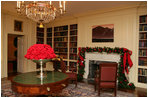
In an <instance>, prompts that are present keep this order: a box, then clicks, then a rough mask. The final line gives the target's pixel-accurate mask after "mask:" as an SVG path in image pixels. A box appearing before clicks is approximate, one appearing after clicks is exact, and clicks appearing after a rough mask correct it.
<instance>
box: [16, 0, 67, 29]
mask: <svg viewBox="0 0 148 98" xmlns="http://www.w3.org/2000/svg"><path fill="white" fill-rule="evenodd" d="M65 4H66V1H59V7H58V8H56V7H55V6H54V4H53V1H17V12H18V13H20V14H23V13H24V14H26V16H27V17H28V18H30V19H32V20H34V21H35V22H38V23H40V26H43V23H49V22H50V21H52V20H54V19H55V18H56V16H58V15H59V14H63V13H65V12H66V11H65Z"/></svg>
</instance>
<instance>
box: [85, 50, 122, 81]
mask: <svg viewBox="0 0 148 98" xmlns="http://www.w3.org/2000/svg"><path fill="white" fill-rule="evenodd" d="M119 61H120V55H119V54H114V53H110V54H107V53H105V52H103V53H96V52H94V53H88V52H86V53H85V69H84V70H85V73H84V76H83V77H84V78H85V79H88V80H89V81H91V82H93V78H90V76H91V75H92V76H91V77H94V73H93V71H90V75H89V69H90V70H96V69H97V67H96V68H95V67H94V66H99V64H100V63H101V62H116V63H119ZM90 64H93V65H94V66H93V67H92V66H91V67H90V66H89V65H90ZM89 78H90V79H89Z"/></svg>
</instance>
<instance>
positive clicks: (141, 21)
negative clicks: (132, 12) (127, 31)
mask: <svg viewBox="0 0 148 98" xmlns="http://www.w3.org/2000/svg"><path fill="white" fill-rule="evenodd" d="M139 21H140V23H146V22H147V16H140V20H139Z"/></svg>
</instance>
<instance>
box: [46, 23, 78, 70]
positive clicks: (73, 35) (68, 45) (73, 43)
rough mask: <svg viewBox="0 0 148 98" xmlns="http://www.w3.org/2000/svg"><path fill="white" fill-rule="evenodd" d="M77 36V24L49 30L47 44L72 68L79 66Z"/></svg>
mask: <svg viewBox="0 0 148 98" xmlns="http://www.w3.org/2000/svg"><path fill="white" fill-rule="evenodd" d="M77 35H78V31H77V24H71V25H64V26H56V27H49V28H47V36H46V38H47V44H49V45H51V46H52V48H53V49H54V52H55V53H56V54H57V55H59V56H61V57H63V60H64V62H65V64H66V65H67V66H70V67H71V66H76V65H77V51H78V48H77V44H78V43H77Z"/></svg>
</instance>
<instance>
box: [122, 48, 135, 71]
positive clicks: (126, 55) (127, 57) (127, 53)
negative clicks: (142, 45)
mask: <svg viewBox="0 0 148 98" xmlns="http://www.w3.org/2000/svg"><path fill="white" fill-rule="evenodd" d="M123 51H124V56H123V67H124V69H123V71H125V70H126V73H127V74H128V72H129V71H128V67H127V65H126V61H127V62H128V64H129V66H130V68H131V67H132V66H133V62H132V60H131V58H130V56H131V55H132V51H130V50H127V49H126V48H123ZM125 67H126V69H125Z"/></svg>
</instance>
